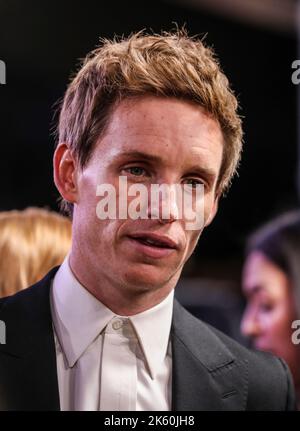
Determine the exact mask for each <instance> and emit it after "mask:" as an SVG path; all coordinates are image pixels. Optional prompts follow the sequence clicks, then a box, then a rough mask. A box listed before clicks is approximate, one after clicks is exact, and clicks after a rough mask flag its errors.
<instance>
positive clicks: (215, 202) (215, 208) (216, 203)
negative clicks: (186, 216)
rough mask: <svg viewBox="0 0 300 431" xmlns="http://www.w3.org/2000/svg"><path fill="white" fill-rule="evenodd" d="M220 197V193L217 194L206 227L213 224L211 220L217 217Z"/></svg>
mask: <svg viewBox="0 0 300 431" xmlns="http://www.w3.org/2000/svg"><path fill="white" fill-rule="evenodd" d="M219 198H220V195H219V194H217V195H216V197H215V200H214V203H213V206H212V209H211V211H210V214H209V216H208V219H207V220H206V223H205V227H206V226H208V225H210V224H211V222H212V221H213V219H214V218H215V215H216V214H217V211H218V207H219Z"/></svg>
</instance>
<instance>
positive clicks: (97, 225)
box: [73, 96, 223, 291]
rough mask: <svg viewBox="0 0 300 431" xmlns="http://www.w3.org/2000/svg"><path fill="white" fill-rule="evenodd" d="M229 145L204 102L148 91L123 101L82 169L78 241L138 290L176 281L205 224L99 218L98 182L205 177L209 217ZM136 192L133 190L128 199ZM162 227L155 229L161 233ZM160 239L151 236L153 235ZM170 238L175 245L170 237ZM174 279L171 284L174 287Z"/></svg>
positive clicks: (108, 272) (101, 272) (96, 264)
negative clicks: (225, 145) (194, 227)
mask: <svg viewBox="0 0 300 431" xmlns="http://www.w3.org/2000/svg"><path fill="white" fill-rule="evenodd" d="M222 151H223V136H222V132H221V129H220V126H219V124H218V123H217V122H216V121H215V120H214V119H212V118H211V117H209V116H208V115H207V114H206V113H205V112H204V111H203V110H202V109H201V108H200V107H199V106H197V105H195V104H192V103H189V102H186V101H180V100H177V99H172V98H159V97H151V96H145V97H140V98H137V99H127V100H124V101H122V102H121V103H120V104H119V105H118V106H117V107H116V109H115V110H114V112H113V114H112V116H111V119H110V123H109V126H108V129H107V132H106V133H105V136H104V137H103V138H102V139H101V140H99V142H98V143H97V144H96V147H95V149H94V152H93V155H92V157H91V159H90V160H89V162H88V164H87V165H86V166H85V167H84V169H83V170H78V173H77V186H78V198H77V202H76V203H75V206H74V218H73V244H74V245H73V247H76V248H77V252H79V254H80V255H81V256H82V258H83V259H84V260H85V261H86V260H87V259H88V262H89V266H90V267H92V268H93V271H94V272H95V273H97V274H98V276H99V280H101V277H105V279H109V281H110V282H111V283H114V285H118V286H120V288H122V289H124V288H127V289H131V290H133V291H145V290H149V289H152V290H153V289H159V288H162V287H164V286H166V287H165V288H166V290H171V289H170V286H172V287H174V285H175V284H176V282H177V280H178V278H179V276H180V273H181V270H182V267H183V265H184V264H185V262H186V261H187V259H188V258H189V257H190V255H191V253H192V252H193V250H194V248H195V246H196V244H197V240H198V238H199V236H200V234H201V231H202V229H203V228H200V229H198V230H187V229H186V227H185V221H184V219H173V218H172V217H170V218H169V219H167V220H163V221H162V220H158V219H153V218H150V217H149V218H148V219H137V220H133V219H131V218H127V219H121V220H120V219H116V220H100V219H99V218H98V217H97V215H96V207H97V204H98V202H99V196H96V190H97V185H99V184H111V185H112V186H114V187H115V189H116V190H117V197H118V190H119V177H120V176H126V178H127V184H128V187H129V186H130V185H132V184H137V183H138V184H141V183H142V184H144V185H145V186H146V187H147V189H148V190H149V193H150V186H151V184H168V185H172V184H197V183H203V184H204V190H205V195H204V222H205V224H208V223H209V222H210V221H211V218H212V217H213V216H214V214H215V211H216V206H217V198H216V183H217V179H218V175H219V171H220V166H221V161H222ZM131 199H133V198H132V197H128V201H130V200H131ZM155 235H156V236H155ZM153 239H156V240H159V241H160V240H161V241H162V243H161V244H160V245H161V246H159V244H158V243H157V244H152V245H151V244H150V243H149V242H148V240H150V241H151V240H153ZM168 240H169V245H167V244H165V243H164V242H165V241H168ZM167 286H169V288H168V287H167Z"/></svg>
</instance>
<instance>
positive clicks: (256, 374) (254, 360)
mask: <svg viewBox="0 0 300 431" xmlns="http://www.w3.org/2000/svg"><path fill="white" fill-rule="evenodd" d="M176 302H177V301H176ZM175 310H176V312H175V315H176V316H180V317H179V318H178V320H179V322H180V325H179V326H181V327H185V328H186V330H185V331H184V332H185V334H184V332H182V333H181V334H180V330H179V337H182V339H183V338H184V337H186V338H187V337H190V338H189V341H188V343H189V344H190V346H191V345H192V344H193V347H191V348H192V349H193V353H194V354H195V355H197V356H198V358H199V359H200V361H202V362H203V358H204V360H205V361H204V364H205V366H206V367H207V368H208V369H210V371H211V372H215V371H216V370H217V369H218V366H217V362H216V357H220V358H222V357H223V358H227V365H228V366H230V358H231V360H232V363H234V362H235V363H237V364H240V365H241V366H244V367H245V368H246V370H247V371H246V373H245V374H246V379H247V386H248V391H247V393H248V395H247V402H246V410H294V409H295V393H294V385H293V380H292V377H291V373H290V370H289V369H288V366H287V364H286V363H285V362H284V361H283V360H282V359H280V358H278V357H276V356H274V355H272V354H271V353H266V352H260V351H257V350H252V349H249V348H247V347H245V346H242V345H241V344H240V343H238V342H237V341H235V340H233V339H232V338H230V337H229V336H227V335H225V334H224V333H223V332H221V331H220V330H218V329H216V328H214V327H212V326H211V325H209V324H207V323H204V322H203V321H201V320H200V319H198V318H196V317H194V316H193V315H191V314H190V313H189V312H188V311H187V310H186V309H185V308H184V307H182V306H181V305H180V304H179V303H177V304H174V311H175ZM187 332H189V334H190V335H187ZM199 346H200V347H199ZM203 346H205V349H207V350H209V352H206V353H203V352H202V350H203V348H204V347H203ZM224 363H225V361H224V359H223V360H222V361H219V369H220V368H221V367H222V365H223V364H224ZM210 364H214V368H213V367H209V365H210Z"/></svg>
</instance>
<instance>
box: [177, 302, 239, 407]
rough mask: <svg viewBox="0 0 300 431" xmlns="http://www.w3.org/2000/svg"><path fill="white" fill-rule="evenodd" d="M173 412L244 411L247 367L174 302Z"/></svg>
mask: <svg viewBox="0 0 300 431" xmlns="http://www.w3.org/2000/svg"><path fill="white" fill-rule="evenodd" d="M171 340H172V357H173V360H172V363H173V373H172V374H173V380H172V382H173V388H172V389H173V390H172V410H179V411H180V410H190V411H198V410H244V409H245V407H246V405H245V404H246V399H247V363H246V362H243V361H239V360H238V359H237V358H235V357H234V355H233V354H232V353H231V352H230V351H229V350H228V349H227V347H226V346H225V345H224V344H223V342H222V341H221V340H220V338H219V337H218V336H217V335H216V334H215V333H214V332H213V331H212V330H211V329H210V328H209V327H208V326H207V325H205V324H204V323H202V322H201V321H200V320H198V319H196V318H195V317H193V316H192V315H191V314H190V313H188V312H187V311H186V310H185V309H184V308H183V307H182V306H181V305H180V304H179V303H178V302H177V300H175V301H174V312H173V323H172V330H171Z"/></svg>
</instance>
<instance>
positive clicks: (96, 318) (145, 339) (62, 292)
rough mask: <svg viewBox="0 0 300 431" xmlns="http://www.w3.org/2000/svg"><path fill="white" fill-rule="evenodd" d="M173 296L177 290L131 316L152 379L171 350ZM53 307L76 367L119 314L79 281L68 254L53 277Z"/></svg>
mask: <svg viewBox="0 0 300 431" xmlns="http://www.w3.org/2000/svg"><path fill="white" fill-rule="evenodd" d="M173 297H174V290H172V291H171V292H170V293H169V294H168V296H167V297H166V298H165V299H164V300H163V301H162V302H160V303H159V304H157V305H156V306H154V307H152V308H150V309H149V310H146V311H143V312H142V313H138V314H136V315H133V316H130V317H129V319H130V321H131V323H132V325H133V326H134V329H135V331H136V334H137V337H138V340H139V343H140V346H141V348H142V350H143V353H144V356H145V359H146V362H147V365H148V368H149V372H150V375H151V378H152V379H154V378H155V375H156V372H157V370H159V368H160V366H161V364H162V362H163V360H164V359H165V356H166V355H167V353H168V345H169V336H170V329H171V322H172V314H173ZM51 308H52V315H53V324H54V328H55V332H56V335H57V337H58V340H59V342H60V345H61V348H62V350H63V352H64V354H65V357H66V359H67V362H68V365H69V367H73V366H74V364H75V363H76V361H77V360H78V359H79V358H80V356H81V355H82V354H83V353H84V352H85V350H86V349H87V348H88V346H89V345H90V344H91V343H92V342H93V341H94V340H95V338H97V337H98V335H99V334H100V333H101V332H102V331H103V329H104V328H105V327H106V325H107V324H108V323H109V321H110V320H111V319H112V318H113V317H115V316H117V315H116V314H115V313H114V312H113V311H111V310H110V309H109V308H107V307H106V306H105V305H104V304H102V303H101V302H100V301H99V300H98V299H96V298H95V297H94V296H93V295H92V294H91V293H89V291H88V290H87V289H86V288H84V287H83V286H82V285H81V284H80V282H79V281H78V280H77V279H76V277H75V276H74V274H73V272H72V271H71V268H70V266H69V262H68V256H67V257H66V259H65V260H64V262H63V264H62V265H61V267H60V268H59V270H58V271H57V273H56V275H55V277H54V280H53V285H52V294H51ZM120 317H125V316H120Z"/></svg>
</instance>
